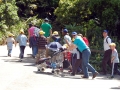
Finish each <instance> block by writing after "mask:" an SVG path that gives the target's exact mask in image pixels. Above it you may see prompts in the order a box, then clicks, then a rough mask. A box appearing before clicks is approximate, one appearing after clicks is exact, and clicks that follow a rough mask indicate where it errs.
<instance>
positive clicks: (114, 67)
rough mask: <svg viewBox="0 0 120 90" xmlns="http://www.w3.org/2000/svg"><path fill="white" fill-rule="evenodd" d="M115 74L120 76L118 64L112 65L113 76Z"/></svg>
mask: <svg viewBox="0 0 120 90" xmlns="http://www.w3.org/2000/svg"><path fill="white" fill-rule="evenodd" d="M114 74H118V75H120V70H119V69H118V63H113V65H112V76H113V75H114Z"/></svg>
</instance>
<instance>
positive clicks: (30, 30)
mask: <svg viewBox="0 0 120 90" xmlns="http://www.w3.org/2000/svg"><path fill="white" fill-rule="evenodd" d="M35 28H36V27H35V26H32V27H30V28H29V29H28V32H29V33H30V37H32V36H33V35H34V30H35Z"/></svg>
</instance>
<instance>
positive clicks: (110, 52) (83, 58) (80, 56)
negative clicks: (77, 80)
mask: <svg viewBox="0 0 120 90" xmlns="http://www.w3.org/2000/svg"><path fill="white" fill-rule="evenodd" d="M48 22H49V20H48V19H47V18H45V20H44V23H43V24H42V25H41V26H40V27H36V26H35V25H33V24H29V29H28V38H27V36H26V35H24V30H20V35H19V36H18V37H17V39H16V40H14V38H13V35H12V34H10V35H9V37H8V38H7V40H6V43H7V47H8V56H11V51H12V46H13V43H15V46H16V44H17V43H19V46H20V55H19V57H20V61H22V59H23V57H24V49H25V47H26V45H27V41H28V42H29V46H30V48H32V57H33V58H36V64H37V63H38V61H39V60H40V58H45V57H48V56H49V52H48V49H46V45H48V44H49V43H50V40H51V39H52V41H54V42H59V43H61V38H60V36H59V33H58V32H57V31H54V32H53V33H52V27H51V25H50V24H49V23H48ZM62 35H63V36H64V38H63V43H64V44H66V45H67V51H68V52H70V53H71V56H72V58H71V59H70V60H69V63H70V66H71V68H70V69H71V71H72V72H71V75H72V76H74V75H75V74H76V73H77V71H79V70H82V72H83V76H82V78H89V73H88V70H89V71H90V72H92V74H93V77H92V78H95V77H96V76H97V75H98V72H97V71H96V70H95V69H94V68H93V66H92V65H91V64H90V63H89V59H90V56H91V50H90V48H89V42H88V40H87V38H85V37H83V36H82V34H78V33H77V32H72V34H71V35H69V33H68V30H67V29H66V28H64V29H62ZM70 36H72V38H71V37H70ZM103 36H104V51H105V53H104V58H103V60H102V70H103V74H106V73H107V68H106V65H107V64H109V66H110V67H111V69H112V75H111V77H113V76H114V73H118V74H120V71H119V70H118V68H117V67H118V63H119V58H118V52H117V50H116V49H115V47H116V44H115V43H112V42H111V39H110V38H109V36H108V31H107V30H104V31H103ZM111 65H112V66H111Z"/></svg>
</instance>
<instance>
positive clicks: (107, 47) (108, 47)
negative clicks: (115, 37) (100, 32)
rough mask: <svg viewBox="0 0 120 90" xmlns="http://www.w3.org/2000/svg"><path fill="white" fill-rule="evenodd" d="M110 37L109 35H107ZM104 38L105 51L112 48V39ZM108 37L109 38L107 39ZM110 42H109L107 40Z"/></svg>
mask: <svg viewBox="0 0 120 90" xmlns="http://www.w3.org/2000/svg"><path fill="white" fill-rule="evenodd" d="M107 37H108V36H107ZM107 37H106V38H104V43H103V46H104V51H106V50H108V49H110V46H109V45H110V44H111V39H110V38H107ZM106 39H107V40H106ZM106 41H107V42H108V43H107V42H106Z"/></svg>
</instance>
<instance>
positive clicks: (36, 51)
mask: <svg viewBox="0 0 120 90" xmlns="http://www.w3.org/2000/svg"><path fill="white" fill-rule="evenodd" d="M37 53H38V47H37V46H36V45H35V46H32V55H33V56H36V55H37Z"/></svg>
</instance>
